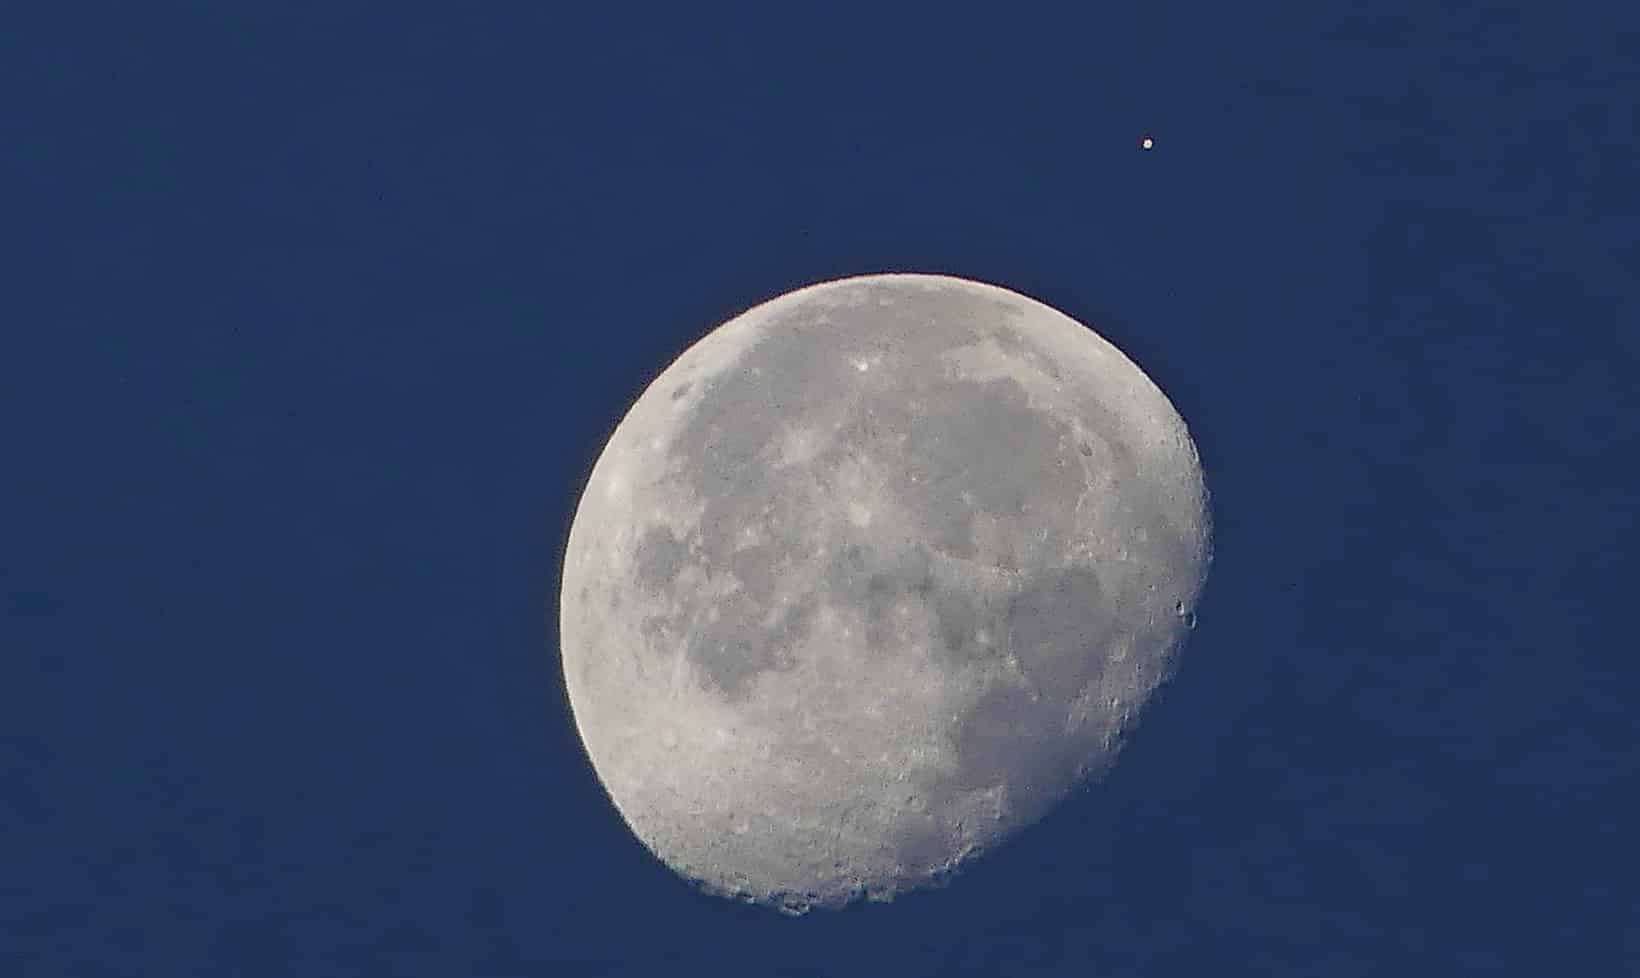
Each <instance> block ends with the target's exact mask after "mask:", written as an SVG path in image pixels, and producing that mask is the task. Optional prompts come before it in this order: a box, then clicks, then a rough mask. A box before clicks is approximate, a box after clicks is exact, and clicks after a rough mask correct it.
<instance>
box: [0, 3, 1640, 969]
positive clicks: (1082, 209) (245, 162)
mask: <svg viewBox="0 0 1640 978" xmlns="http://www.w3.org/2000/svg"><path fill="white" fill-rule="evenodd" d="M468 6H469V5H428V4H414V3H412V4H405V3H395V4H386V3H363V2H351V0H331V2H327V3H325V4H312V5H306V4H300V5H291V4H284V3H267V4H260V5H247V4H234V3H212V4H206V3H199V4H189V5H183V4H174V3H151V4H138V5H114V4H104V5H96V4H93V5H88V6H87V7H85V8H81V9H74V8H72V7H70V6H69V5H64V6H61V7H55V8H48V7H47V6H46V5H44V4H40V5H36V8H37V9H35V10H33V11H27V12H24V11H13V12H12V16H11V17H10V18H8V20H9V21H10V26H8V28H7V30H6V35H7V39H6V40H5V41H4V42H3V44H4V50H3V51H0V66H3V67H0V92H3V93H4V94H3V95H0V100H3V104H4V106H5V108H4V111H3V112H0V180H3V184H0V186H3V189H0V194H3V195H4V198H5V205H4V208H3V209H0V212H3V216H0V222H3V223H0V227H3V231H0V236H3V239H4V240H5V241H6V242H8V249H7V251H8V253H9V256H8V257H7V258H6V259H5V263H4V266H3V267H4V271H5V280H4V285H3V289H4V303H3V306H0V308H3V310H4V312H3V324H0V338H3V343H4V346H3V350H4V352H3V354H0V398H3V403H0V434H3V442H0V451H3V459H4V461H3V464H0V503H3V505H0V513H3V516H0V526H3V540H0V602H3V604H0V611H3V614H4V619H3V621H4V630H3V632H0V642H3V647H4V656H5V658H4V673H3V683H0V972H3V973H4V974H5V975H7V976H19V978H33V976H86V978H95V976H121V978H128V976H133V975H154V976H178V975H211V976H252V975H258V976H259V975H269V976H287V975H303V976H313V978H322V976H329V975H365V974H368V975H390V976H410V975H429V976H468V975H471V976H477V978H483V976H515V975H518V976H522V975H532V976H533V975H554V976H582V975H588V976H590V975H638V976H653V975H672V974H695V973H701V974H713V975H722V974H741V973H745V974H770V975H779V976H821V975H845V974H847V975H893V976H906V978H910V976H922V975H1010V976H1011V975H1034V974H1042V975H1056V976H1057V975H1097V976H1148V975H1185V974H1192V975H1193V974H1204V973H1211V974H1232V975H1239V974H1247V975H1260V976H1265V975H1271V976H1273V975H1304V976H1318V975H1322V976H1354V975H1363V976H1365V975H1373V976H1377V975H1385V974H1437V975H1522V976H1534V978H1536V976H1541V975H1548V974H1557V973H1573V974H1589V975H1616V974H1633V973H1635V971H1634V969H1635V967H1636V961H1637V960H1640V923H1637V913H1636V900H1637V888H1636V886H1635V884H1634V882H1633V874H1634V870H1635V867H1636V861H1635V859H1634V855H1633V851H1632V850H1633V848H1634V845H1635V841H1634V838H1633V826H1634V824H1635V815H1636V805H1635V791H1636V784H1637V783H1640V770H1637V745H1636V724H1635V721H1634V719H1633V706H1632V704H1633V702H1634V699H1635V692H1636V663H1635V661H1634V658H1633V652H1634V637H1633V636H1634V628H1633V625H1632V619H1633V613H1632V610H1631V606H1632V602H1633V594H1632V588H1633V583H1634V575H1635V566H1634V564H1635V561H1634V557H1633V547H1634V545H1635V542H1636V534H1635V528H1634V525H1633V521H1634V518H1635V501H1636V497H1635V494H1634V489H1633V475H1634V473H1633V466H1634V463H1635V452H1636V449H1637V448H1640V445H1637V439H1636V430H1637V425H1636V421H1635V418H1636V414H1635V412H1636V410H1637V408H1640V397H1637V388H1640V381H1637V380H1636V377H1637V376H1640V374H1637V367H1640V349H1637V348H1640V341H1637V337H1636V334H1635V327H1636V322H1635V299H1636V296H1637V289H1636V287H1635V283H1634V277H1635V273H1636V269H1637V268H1640V254H1637V248H1636V241H1637V240H1640V211H1637V207H1636V187H1637V185H1640V181H1637V174H1636V168H1635V165H1634V159H1633V158H1634V154H1635V137H1636V132H1635V125H1636V121H1635V95H1636V91H1637V88H1640V72H1637V69H1636V51H1640V33H1637V32H1636V18H1635V17H1634V16H1633V15H1619V14H1616V13H1610V12H1607V11H1604V10H1602V9H1601V8H1598V7H1592V6H1588V5H1579V4H1551V3H1546V2H1544V3H1524V2H1523V3H1518V4H1514V5H1509V6H1505V5H1493V6H1491V7H1483V6H1481V5H1470V4H1465V5H1462V6H1463V8H1464V9H1463V10H1462V12H1458V7H1459V5H1456V4H1412V3H1403V4H1400V5H1399V8H1400V9H1391V6H1390V5H1384V4H1369V5H1352V6H1355V7H1358V8H1359V10H1358V12H1348V11H1347V10H1346V8H1345V5H1343V4H1335V3H1286V4H1279V5H1278V4H1262V5H1254V6H1251V7H1249V6H1245V5H1227V4H1205V3H1204V4H1175V5H1163V4H1144V5H1131V4H1130V5H1121V6H1120V7H1100V8H1088V9H1084V10H1083V11H1082V12H1081V13H1080V14H1078V15H1076V16H1074V17H1067V16H1066V13H1067V11H1069V10H1070V9H1071V7H1072V5H1069V4H1064V5H1054V6H1051V7H1050V6H1046V5H1045V6H1043V7H1041V8H1036V9H1033V8H1029V7H1019V6H1007V5H1005V6H1003V7H993V8H986V9H979V8H973V9H967V8H963V7H960V6H956V5H947V6H941V7H929V8H928V9H926V10H922V11H919V12H915V13H913V12H911V11H910V10H908V9H907V7H906V6H905V5H898V4H892V3H879V4H874V5H869V6H860V7H856V8H850V9H845V8H840V7H835V6H832V5H824V6H822V5H811V6H812V9H810V10H808V11H807V12H804V13H795V12H793V10H792V9H790V8H791V6H792V5H787V4H766V5H763V6H762V8H759V9H754V8H750V7H748V8H746V9H739V10H736V9H732V8H730V7H729V6H726V5H712V4H704V5H685V4H669V5H664V6H662V5H656V6H652V7H651V6H634V7H629V8H614V9H611V10H610V11H609V12H607V13H603V14H594V13H589V12H586V11H571V10H569V9H567V7H566V6H565V5H562V4H551V3H545V4H527V5H525V4H508V5H501V4H490V5H470V6H472V7H475V8H477V9H475V10H471V11H469V10H468V9H467V7H468ZM1136 7H1137V8H1142V9H1134V8H1136ZM768 8H775V10H776V11H777V12H771V11H770V10H769V9H768ZM1613 9H1614V10H1615V9H1617V8H1613ZM48 10H54V11H55V12H54V13H48ZM1146 130H1149V131H1152V132H1154V134H1155V136H1156V139H1157V146H1156V149H1155V150H1154V151H1153V152H1150V153H1144V152H1140V151H1139V150H1138V149H1137V147H1136V140H1137V138H1138V136H1139V135H1140V133H1142V132H1144V131H1146ZM890 269H897V270H922V271H940V272H949V273H955V274H960V275H965V276H970V277H975V278H981V279H985V280H989V281H993V282H997V283H1000V284H1004V285H1007V286H1010V287H1012V288H1015V289H1018V290H1020V291H1023V292H1026V293H1028V294H1032V295H1035V296H1037V297H1039V298H1042V299H1043V300H1045V301H1047V302H1049V303H1051V304H1053V305H1055V306H1057V307H1059V308H1061V309H1063V310H1065V311H1066V312H1068V313H1070V314H1072V315H1074V316H1076V317H1078V318H1080V319H1082V320H1084V321H1085V322H1089V323H1091V324H1093V325H1095V326H1096V327H1097V328H1098V329H1099V330H1100V331H1101V332H1102V333H1103V334H1104V335H1106V336H1107V337H1108V338H1110V339H1111V340H1112V341H1113V342H1115V343H1116V344H1117V345H1118V346H1120V347H1121V348H1122V349H1124V350H1125V351H1127V352H1128V353H1129V354H1130V355H1131V356H1132V357H1133V358H1134V359H1135V360H1137V361H1138V362H1139V363H1140V364H1141V365H1142V366H1143V367H1144V368H1145V369H1146V371H1147V372H1148V373H1150V374H1151V376H1152V377H1154V378H1155V379H1156V380H1157V382H1158V383H1159V384H1160V385H1161V386H1162V387H1163V388H1164V389H1165V390H1166V391H1167V392H1168V393H1169V395H1170V396H1171V397H1172V399H1173V400H1174V402H1175V403H1176V404H1177V405H1178V407H1179V409H1180V410H1181V412H1182V413H1183V414H1184V416H1185V417H1186V418H1187V419H1188V421H1189V422H1190V424H1191V426H1192V429H1193V431H1194V432H1195V435H1196V438H1197V440H1198V444H1199V446H1200V449H1201V452H1202V455H1203V457H1204V460H1205V463H1206V467H1207V472H1208V477H1209V480H1210V484H1211V488H1212V490H1213V492H1214V496H1215V510H1216V515H1217V526H1218V536H1217V550H1218V558H1217V562H1216V564H1215V567H1214V574H1213V577H1212V579H1211V581H1210V583H1209V587H1208V591H1207V594H1206V598H1205V601H1204V604H1203V606H1202V608H1201V609H1200V610H1201V627H1200V628H1199V629H1198V631H1197V632H1196V634H1195V636H1194V639H1193V641H1192V644H1191V645H1190V647H1189V649H1188V650H1187V655H1186V658H1185V661H1184V666H1183V669H1182V671H1181V672H1180V674H1179V676H1178V678H1177V680H1176V681H1175V682H1174V683H1173V684H1172V686H1170V687H1169V688H1168V690H1167V692H1166V695H1165V696H1164V697H1163V698H1162V699H1161V701H1160V702H1159V704H1158V705H1157V706H1156V707H1155V708H1154V709H1153V710H1152V711H1151V712H1150V713H1149V714H1148V715H1147V718H1146V721H1145V723H1144V724H1142V725H1141V727H1140V729H1139V732H1138V734H1137V736H1136V737H1135V739H1134V740H1133V742H1132V745H1131V747H1130V749H1129V751H1128V752H1127V753H1126V754H1125V755H1124V757H1123V760H1122V763H1121V765H1120V766H1119V767H1118V768H1117V769H1116V771H1115V772H1114V773H1113V774H1112V775H1111V777H1110V778H1109V779H1108V780H1107V781H1106V782H1105V783H1104V785H1103V786H1101V787H1100V788H1099V789H1097V790H1096V791H1094V792H1093V793H1091V794H1090V795H1088V796H1087V797H1086V798H1084V799H1081V800H1079V801H1077V802H1076V803H1074V804H1072V805H1069V806H1068V807H1066V808H1064V809H1063V810H1061V811H1060V812H1058V813H1057V814H1056V815H1054V816H1053V817H1051V818H1050V819H1049V820H1048V821H1047V822H1046V823H1044V824H1042V825H1041V826H1040V827H1038V828H1036V829H1035V830H1033V831H1031V832H1029V833H1027V834H1026V835H1024V836H1021V837H1020V838H1019V839H1018V840H1017V842H1016V843H1015V844H1013V845H1011V846H1010V847H1007V848H1005V849H1004V850H1003V851H1001V852H1000V853H998V854H997V855H996V856H995V857H994V858H992V859H990V860H988V861H986V862H984V863H982V864H981V865H980V866H978V867H977V868H976V869H974V870H973V871H972V872H971V873H969V874H968V875H967V876H965V877H964V878H963V879H962V880H961V881H960V882H959V883H958V885H956V886H955V887H953V888H951V889H948V890H945V891H941V892H937V893H933V894H924V895H917V896H913V897H911V898H908V899H904V900H903V901H901V902H899V903H896V904H894V905H892V906H887V907H884V906H868V907H864V908H859V909H857V910H851V911H848V912H845V913H842V914H835V915H820V916H810V917H809V918H806V919H803V920H799V921H792V920H787V919H784V918H780V917H777V916H775V915H772V914H769V913H767V912H764V911H759V910H754V909H750V908H745V907H741V906H738V905H735V904H731V903H728V902H723V901H718V900H714V899H710V898H706V897H701V896H697V895H695V894H694V893H693V892H692V891H690V890H689V889H688V888H687V887H686V886H685V885H684V884H683V883H682V882H680V881H678V880H677V879H676V878H675V877H674V876H673V875H672V874H671V873H670V872H669V871H668V870H666V869H665V868H663V867H662V866H661V865H660V864H659V863H657V862H655V861H654V860H653V859H652V858H651V857H650V856H649V855H648V854H647V853H646V852H645V851H644V850H643V849H642V848H641V846H640V845H639V844H638V843H637V842H636V841H635V840H634V839H633V837H632V836H631V835H630V834H629V833H628V831H627V830H626V828H625V827H624V825H623V824H622V823H621V821H620V819H619V818H618V816H617V815H616V813H615V812H614V810H613V809H612V808H611V807H610V805H609V803H608V801H607V800H606V798H605V796H604V794H603V792H602V790H601V788H600V787H599V785H598V782H597V780H596V779H595V777H594V776H593V774H592V772H591V770H590V769H589V767H588V764H587V763H586V761H585V759H584V757H583V755H582V753H581V750H580V747H579V743H578V740H577V738H576V734H575V732H574V727H573V724H572V721H571V718H570V716H569V715H568V712H567V708H566V704H565V701H564V697H563V692H562V688H561V684H560V680H559V675H558V671H557V670H558V659H557V649H556V645H555V622H554V621H553V620H552V617H551V616H552V614H553V600H552V595H553V593H554V588H555V586H556V579H557V573H558V567H557V560H558V556H559V553H560V552H561V549H562V546H563V543H564V538H565V534H566V532H567V528H568V521H569V518H570V516H571V514H572V510H573V505H574V502H575V500H576V497H577V493H578V491H579V488H580V484H581V481H582V480H583V479H584V477H585V475H586V473H587V471H588V469H589V468H590V466H591V463H592V461H593V459H594V458H595V455H596V452H597V451H598V449H599V448H600V446H601V444H602V440H603V439H604V438H605V437H606V436H607V435H608V433H609V432H610V430H611V429H612V427H613V425H614V424H615V422H616V421H617V420H618V419H619V417H620V416H621V414H622V412H623V411H624V409H625V407H626V406H627V405H628V404H629V403H630V401H631V399H632V398H634V397H635V396H636V395H637V393H638V392H639V391H640V390H641V389H642V388H643V386H644V385H645V384H646V383H647V381H648V380H649V379H650V378H651V377H652V376H653V375H654V374H655V373H656V372H657V371H658V370H659V369H661V368H662V367H663V366H664V365H665V364H666V363H667V362H669V360H670V359H671V358H672V357H673V356H674V355H676V354H677V353H678V352H680V351H681V350H682V349H683V348H684V347H686V346H687V345H688V344H689V343H691V342H692V341H693V340H695V339H696V338H698V337H699V336H700V335H701V334H702V333H703V332H704V331H706V330H707V329H709V328H710V327H712V326H713V325H715V324H716V323H718V322H720V321H722V320H723V319H725V318H727V317H728V316H730V315H732V314H733V313H735V312H737V311H739V310H740V309H743V308H745V307H747V306H749V305H752V304H754V303H756V302H758V301H761V300H764V299H767V298H770V297H772V296H774V295H776V294H778V293H780V292H783V291H786V290H788V289H790V288H793V287H795V286H798V285H801V284H806V283H809V282H813V281H816V280H820V279H825V278H830V277H835V276H838V275H843V274H853V273H861V272H869V271H879V270H890Z"/></svg>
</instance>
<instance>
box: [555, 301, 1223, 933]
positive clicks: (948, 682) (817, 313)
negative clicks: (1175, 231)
mask: <svg viewBox="0 0 1640 978" xmlns="http://www.w3.org/2000/svg"><path fill="white" fill-rule="evenodd" d="M1209 538H1210V533H1209V512H1208V504H1207V491H1206V487H1205V484H1204V482H1203V478H1202V472H1201V467H1200V463H1199V461H1198V457H1197V453H1196V449H1195V446H1194V444H1193V443H1192V441H1191V439H1190V435H1189V433H1188V432H1187V430H1186V428H1185V424H1184V422H1183V421H1182V420H1181V419H1180V417H1179V415H1178V413H1177V412H1176V411H1175V410H1174V408H1173V406H1172V404H1171V403H1169V401H1168V399H1167V398H1166V396H1164V395H1163V393H1162V392H1161V391H1160V390H1159V389H1158V388H1157V387H1156V385H1155V384H1154V383H1152V382H1151V381H1150V379H1149V378H1147V377H1146V376H1145V374H1144V373H1143V372H1142V371H1141V370H1140V369H1139V368H1138V367H1137V366H1136V365H1135V364H1134V363H1133V362H1132V361H1131V360H1129V359H1128V358H1127V357H1125V356H1124V355H1123V354H1122V353H1121V352H1120V351H1119V350H1117V349H1116V348H1115V347H1114V346H1112V345H1111V344H1110V343H1108V342H1107V341H1105V340H1104V339H1102V338H1101V337H1100V336H1098V335H1097V334H1096V333H1094V332H1093V331H1092V330H1090V329H1089V328H1088V327H1086V326H1084V325H1082V324H1080V323H1078V322H1076V321H1075V320H1072V319H1071V318H1069V317H1067V316H1065V315H1064V314H1062V313H1060V312H1058V311H1056V310H1054V309H1052V308H1050V307H1048V306H1046V305H1044V304H1042V303H1041V302H1038V301H1036V300H1034V299H1031V298H1028V297H1026V296H1023V295H1020V294H1018V293H1015V292H1011V291H1009V290H1007V289H1003V288H999V287H997V286H993V285H986V284H982V283H979V282H973V281H968V280H964V279H958V278H949V277H945V276H938V275H910V274H893V275H869V276H862V277H857V278H848V279H841V280H838V281H833V282H825V283H821V284H818V285H812V286H809V287H806V288H802V289H798V290H797V291H794V292H791V293H788V294H786V295H783V296H780V297H779V298H776V299H774V300H772V301H769V302H766V303H764V304H762V305H759V306H757V307H755V308H752V309H750V310H748V311H746V312H745V313H742V314H741V315H739V316H736V317H735V318H733V319H731V320H729V321H728V322H727V323H724V324H723V325H722V326H720V327H718V328H717V329H715V330H713V331H712V332H710V333H708V334H707V335H706V336H705V337H704V338H702V339H701V340H700V341H699V342H697V343H695V344H694V345H693V346H691V347H690V348H689V349H688V350H686V351H685V352H684V353H683V354H682V355H681V356H680V357H678V359H677V360H676V361H675V362H674V363H672V364H671V366H669V367H667V368H666V369H665V370H664V371H663V372H661V374H660V375H659V376H658V377H656V378H655V380H654V381H653V382H652V383H651V384H650V385H649V386H648V388H647V389H646V390H645V391H644V392H643V394H642V396H640V397H639V398H638V399H637V401H636V402H635V403H634V404H633V405H632V407H631V409H630V410H629V411H628V413H627V414H626V416H625V417H624V418H623V419H622V421H621V422H620V424H619V425H618V426H617V427H616V428H615V431H614V433H613V435H611V436H610V439H609V442H608V444H607V445H605V447H604V449H603V452H602V454H601V455H600V456H599V457H598V460H597V462H596V464H595V465H594V466H593V468H592V473H591V475H590V477H589V478H588V480H587V484H586V486H585V489H584V491H583V492H582V495H581V499H580V503H579V506H578V508H577V510H576V513H575V519H574V522H573V524H572V526H571V528H570V533H569V542H568V546H567V549H566V552H565V556H564V566H563V581H562V589H561V592H560V594H559V602H560V606H559V612H560V614H559V620H560V627H561V633H560V640H561V642H560V647H561V650H562V658H563V669H564V679H565V682H566V684H567V687H568V692H569V699H570V705H571V707H572V708H573V710H574V714H575V721H576V725H577V727H578V728H579V731H580V734H581V739H582V743H583V744H584V746H585V748H586V752H587V755H588V757H589V758H590V760H591V762H592V765H593V767H594V768H595V770H596V771H597V773H598V776H599V778H600V780H601V781H602V782H603V785H604V787H605V789H606V790H607V791H608V793H609V796H610V798H611V799H612V800H613V802H614V804H615V806H616V808H617V809H618V810H619V811H620V813H621V815H622V816H623V817H624V818H625V819H626V822H627V824H628V825H629V826H630V827H631V829H632V831H633V832H634V833H635V834H636V835H637V837H638V838H639V839H640V840H641V841H642V842H643V843H644V845H645V846H647V847H648V848H649V850H650V851H651V852H653V853H654V854H655V855H656V856H657V857H659V858H660V860H661V861H662V862H664V863H665V864H666V865H668V866H670V867H671V868H672V869H673V870H675V871H676V872H677V873H679V874H680V875H682V876H684V877H685V878H687V879H689V880H691V881H693V882H694V883H695V884H697V885H698V886H700V887H701V888H703V889H704V890H706V891H708V892H710V893H715V894H719V895H722V896H729V897H736V898H739V899H742V900H746V901H749V902H755V903H761V904H765V905H768V906H771V907H774V908H776V909H780V910H784V911H786V912H789V913H800V912H802V911H804V910H807V909H809V908H810V907H839V906H842V905H844V904H847V903H849V902H851V901H853V900H855V899H858V898H866V899H871V900H889V899H892V898H893V897H894V896H895V895H896V894H900V893H905V892H907V891H910V890H914V889H917V888H919V887H924V886H927V885H930V884H934V883H938V882H943V881H945V880H948V879H950V878H951V877H952V875H953V873H954V871H956V870H958V869H959V868H960V867H961V866H962V865H963V864H964V863H965V862H967V861H969V860H971V859H972V858H974V857H975V856H976V855H977V854H979V853H980V852H981V851H982V850H985V849H987V848H990V847H994V846H995V845H996V844H997V843H998V842H999V841H1001V840H1003V839H1006V838H1007V837H1009V836H1010V835H1012V834H1013V833H1015V832H1017V831H1019V830H1020V829H1022V828H1024V827H1025V826H1027V825H1029V824H1031V823H1032V822H1034V821H1036V820H1038V819H1039V818H1040V817H1041V816H1042V815H1043V814H1045V813H1046V812H1047V811H1048V810H1049V809H1050V808H1051V807H1052V806H1053V805H1054V804H1055V803H1056V802H1058V801H1060V800H1061V799H1063V798H1064V797H1065V796H1067V795H1068V794H1069V793H1071V792H1072V791H1074V790H1076V789H1077V788H1078V787H1079V786H1081V785H1084V784H1086V783H1088V782H1089V781H1091V780H1092V779H1095V778H1097V777H1098V776H1099V774H1100V773H1102V772H1103V771H1105V770H1106V769H1108V768H1109V766H1110V765H1111V763H1112V762H1113V761H1114V759H1115V756H1116V753H1117V751H1118V749H1119V747H1120V744H1121V741H1122V738H1123V735H1124V733H1125V732H1126V731H1127V730H1128V729H1129V728H1130V727H1131V726H1132V724H1133V722H1134V720H1135V718H1136V717H1137V716H1138V714H1139V712H1140V709H1141V707H1142V706H1143V705H1144V703H1145V701H1146V699H1147V698H1148V697H1149V696H1150V695H1151V693H1152V692H1153V691H1154V690H1155V689H1156V688H1157V686H1158V685H1159V684H1160V683H1162V682H1163V681H1164V680H1165V679H1166V678H1167V677H1168V676H1169V675H1170V674H1171V672H1172V669H1173V667H1174V663H1175V659H1176V653H1177V650H1178V649H1179V647H1180V645H1181V644H1182V643H1183V641H1184V639H1185V637H1186V635H1187V634H1188V632H1189V630H1190V626H1191V623H1192V622H1193V616H1194V607H1195V603H1196V600H1197V596H1198V594H1199V593H1200V591H1201V588H1202V585H1203V582H1204V580H1205V578H1206V573H1207V567H1208V564H1209V561H1210V539H1209Z"/></svg>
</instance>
